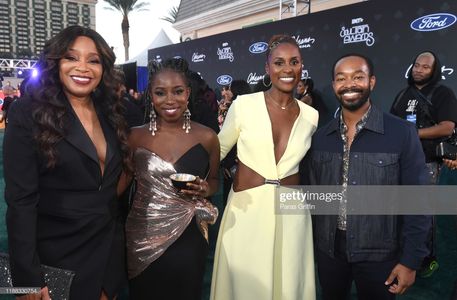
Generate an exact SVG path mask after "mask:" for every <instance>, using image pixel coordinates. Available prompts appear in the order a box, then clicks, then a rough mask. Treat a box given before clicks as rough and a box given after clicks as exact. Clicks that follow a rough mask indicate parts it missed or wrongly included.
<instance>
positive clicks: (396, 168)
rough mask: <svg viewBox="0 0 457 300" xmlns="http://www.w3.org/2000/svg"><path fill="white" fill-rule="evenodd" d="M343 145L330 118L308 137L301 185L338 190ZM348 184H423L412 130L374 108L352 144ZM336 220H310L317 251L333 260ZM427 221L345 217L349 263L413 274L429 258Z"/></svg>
mask: <svg viewBox="0 0 457 300" xmlns="http://www.w3.org/2000/svg"><path fill="white" fill-rule="evenodd" d="M342 159H343V141H342V139H341V136H340V132H339V119H338V118H335V119H333V120H332V121H331V122H330V123H328V124H327V125H326V126H324V127H322V128H321V129H319V130H318V131H317V132H316V133H315V134H314V136H313V141H312V144H311V149H310V150H309V152H308V154H307V155H306V157H305V159H304V160H303V162H302V164H301V170H300V172H301V176H302V183H303V184H307V185H340V184H341V174H342V166H343V160H342ZM349 159H350V161H349V181H348V184H349V185H421V184H426V183H427V182H428V173H427V169H426V166H425V157H424V153H423V151H422V147H421V144H420V140H419V137H418V135H417V131H416V128H415V127H414V126H413V125H412V124H410V123H408V122H406V121H404V120H401V119H399V118H397V117H395V116H393V115H391V114H388V113H383V112H382V111H380V110H379V109H378V108H377V107H375V106H373V107H372V111H371V113H370V116H369V118H368V121H367V123H366V125H365V127H364V128H363V129H362V131H361V132H360V133H359V134H358V135H357V136H356V138H355V140H354V141H353V142H352V145H351V152H350V158H349ZM336 221H337V216H336V215H332V216H314V224H313V227H314V229H315V230H314V241H315V246H316V247H317V249H318V250H319V251H323V252H325V253H327V254H328V255H330V256H331V257H333V256H334V249H335V233H336V228H337V223H336ZM430 228H431V216H417V215H414V216H412V215H405V216H386V215H382V216H373V215H370V216H360V215H348V218H347V231H346V235H347V254H348V260H349V262H361V261H385V260H390V259H399V263H401V264H403V265H405V266H407V267H409V268H412V269H418V268H420V266H421V263H422V260H423V258H424V257H425V256H427V255H428V250H427V247H426V240H427V235H428V232H429V230H430Z"/></svg>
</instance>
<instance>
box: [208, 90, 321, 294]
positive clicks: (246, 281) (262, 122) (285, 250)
mask: <svg viewBox="0 0 457 300" xmlns="http://www.w3.org/2000/svg"><path fill="white" fill-rule="evenodd" d="M297 102H298V104H299V107H300V113H299V116H298V117H297V119H296V120H295V123H294V125H293V127H292V131H291V133H290V137H289V141H288V144H287V148H286V150H285V152H284V154H283V156H282V157H281V159H280V160H279V162H278V164H276V160H275V155H274V145H273V134H272V129H271V121H270V118H269V115H268V111H267V107H266V103H265V98H264V94H263V93H262V92H260V93H255V94H250V95H245V96H240V97H238V98H237V100H236V101H234V102H233V104H232V105H231V107H230V110H229V112H228V113H227V117H226V119H225V122H224V125H223V127H222V129H221V132H220V133H219V141H220V144H221V159H223V158H224V157H225V155H226V154H227V153H228V152H229V151H230V149H231V148H232V147H233V145H234V144H235V143H236V144H237V149H238V150H237V151H238V159H239V160H240V161H241V162H242V163H243V164H245V165H246V166H248V167H249V168H251V169H252V170H254V171H255V172H257V173H258V174H260V175H261V176H263V177H264V178H266V179H282V178H285V177H287V176H290V175H293V174H295V173H298V168H299V163H300V161H301V159H302V158H303V157H304V155H305V154H306V151H307V150H308V149H309V147H310V144H311V136H312V134H313V133H314V131H315V130H316V127H317V122H318V113H317V111H316V110H315V109H313V108H312V107H310V106H308V105H306V104H304V103H302V102H300V101H297ZM275 189H276V186H275V185H271V184H264V185H261V186H259V187H255V188H251V189H247V190H244V191H241V192H234V191H233V189H232V190H231V192H230V194H229V200H228V203H227V207H226V208H225V212H224V215H223V217H222V221H221V227H220V230H219V236H218V240H217V246H216V252H215V257H214V269H213V278H212V284H211V299H212V300H225V299H231V300H270V299H274V300H298V299H306V300H314V299H315V297H316V296H315V281H314V254H313V241H312V228H311V227H312V225H311V216H310V215H309V214H301V215H280V214H275V201H276V199H275Z"/></svg>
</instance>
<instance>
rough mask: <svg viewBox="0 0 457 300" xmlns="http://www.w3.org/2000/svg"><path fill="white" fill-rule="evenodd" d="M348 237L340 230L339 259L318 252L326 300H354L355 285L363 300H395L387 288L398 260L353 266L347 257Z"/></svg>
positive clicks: (323, 293) (359, 263)
mask: <svg viewBox="0 0 457 300" xmlns="http://www.w3.org/2000/svg"><path fill="white" fill-rule="evenodd" d="M346 253H347V252H346V234H345V233H344V232H343V231H340V230H337V234H336V240H335V258H332V257H330V256H329V255H327V254H326V253H324V252H322V251H319V250H318V251H317V252H316V256H317V269H318V276H319V282H320V285H321V288H322V299H323V300H347V299H350V293H351V287H352V282H355V286H356V289H357V296H358V299H360V300H391V299H395V295H394V294H392V293H390V292H389V291H388V289H389V287H388V286H386V285H384V282H385V281H386V279H387V277H388V276H389V274H390V272H391V271H392V269H393V268H394V267H395V265H396V264H397V260H391V261H383V262H357V263H349V262H348V260H347V255H346Z"/></svg>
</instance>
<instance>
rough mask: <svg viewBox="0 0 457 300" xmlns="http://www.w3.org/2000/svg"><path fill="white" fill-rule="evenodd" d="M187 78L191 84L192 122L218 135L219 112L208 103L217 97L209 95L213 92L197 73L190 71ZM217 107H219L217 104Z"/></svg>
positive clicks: (190, 106)
mask: <svg viewBox="0 0 457 300" xmlns="http://www.w3.org/2000/svg"><path fill="white" fill-rule="evenodd" d="M187 78H188V80H189V82H190V93H191V94H190V98H191V101H190V103H189V111H190V113H191V119H192V121H195V122H198V123H200V124H202V125H205V126H206V127H209V128H211V129H212V130H214V132H216V133H218V132H219V125H218V123H217V110H216V111H215V110H214V109H213V108H211V104H210V103H209V102H208V101H207V100H208V99H215V96H214V97H212V96H210V95H209V93H213V92H212V91H210V90H209V87H208V85H207V84H206V82H205V81H204V80H203V78H202V77H201V76H200V74H198V73H197V72H194V71H191V70H189V71H188V72H187ZM215 105H216V107H217V104H215Z"/></svg>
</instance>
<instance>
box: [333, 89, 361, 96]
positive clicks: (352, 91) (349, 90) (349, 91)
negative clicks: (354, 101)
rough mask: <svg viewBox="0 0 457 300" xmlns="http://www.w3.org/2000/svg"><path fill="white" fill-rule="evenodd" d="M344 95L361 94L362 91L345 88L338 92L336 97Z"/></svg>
mask: <svg viewBox="0 0 457 300" xmlns="http://www.w3.org/2000/svg"><path fill="white" fill-rule="evenodd" d="M345 93H363V90H362V89H358V88H346V89H343V90H340V91H338V95H343V94H345Z"/></svg>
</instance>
